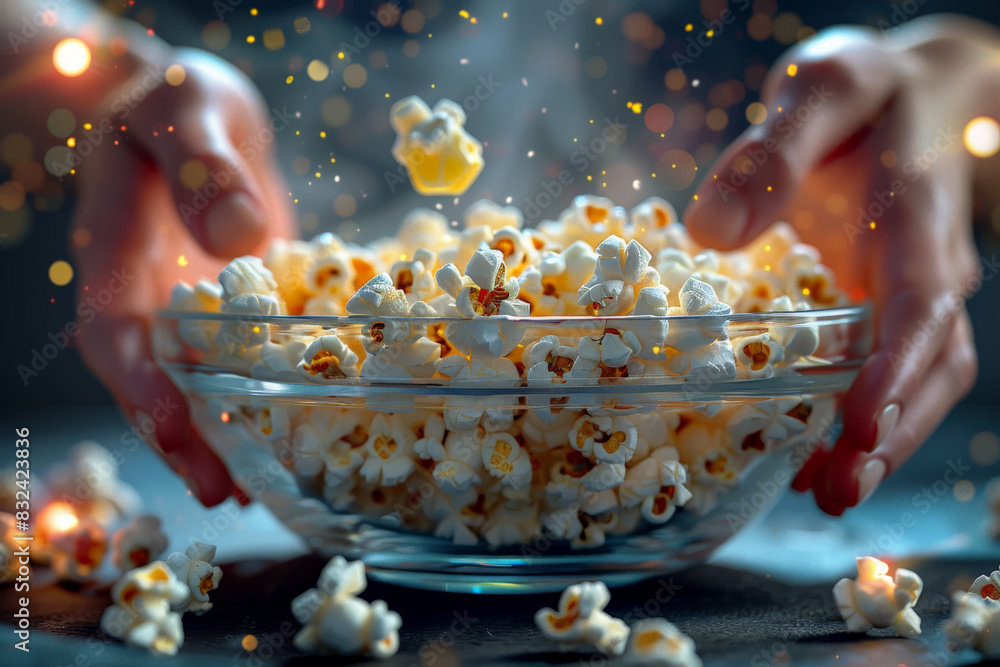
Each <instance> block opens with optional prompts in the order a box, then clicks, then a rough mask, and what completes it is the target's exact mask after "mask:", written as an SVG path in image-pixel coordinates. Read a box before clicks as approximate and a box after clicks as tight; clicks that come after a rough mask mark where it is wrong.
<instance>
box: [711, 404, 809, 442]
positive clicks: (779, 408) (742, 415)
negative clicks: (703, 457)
mask: <svg viewBox="0 0 1000 667" xmlns="http://www.w3.org/2000/svg"><path fill="white" fill-rule="evenodd" d="M803 405H804V404H803V402H802V401H801V400H800V399H798V398H776V399H773V400H764V401H754V402H752V403H748V404H746V405H744V406H742V407H741V408H739V409H737V410H736V412H734V413H733V415H732V416H731V417H730V418H729V421H728V424H727V427H726V428H727V430H728V431H729V434H730V436H731V437H732V441H733V443H737V442H738V443H740V449H741V450H743V451H744V452H756V453H759V454H763V453H765V452H768V451H770V450H771V449H772V448H774V447H776V446H778V445H781V444H782V443H784V442H785V441H786V440H787V439H788V438H790V437H792V436H795V435H798V434H800V433H802V432H804V431H805V430H806V421H805V420H808V416H806V415H804V413H803V411H802V410H800V409H799V408H800V407H801V406H803ZM803 417H805V420H804V419H803ZM734 447H735V445H734Z"/></svg>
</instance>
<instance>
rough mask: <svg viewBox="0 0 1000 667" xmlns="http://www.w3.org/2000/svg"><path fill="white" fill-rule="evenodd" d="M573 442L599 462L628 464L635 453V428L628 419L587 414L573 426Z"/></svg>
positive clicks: (583, 452)
mask: <svg viewBox="0 0 1000 667" xmlns="http://www.w3.org/2000/svg"><path fill="white" fill-rule="evenodd" d="M569 443H570V446H572V447H573V449H575V450H577V451H578V452H580V453H581V454H583V455H584V456H588V457H592V458H593V459H594V461H596V462H598V463H628V461H629V459H631V458H632V453H633V452H634V451H635V445H636V430H635V425H633V424H632V422H631V421H629V419H628V418H627V417H611V416H607V415H604V416H591V415H584V416H582V417H580V418H579V419H578V420H577V421H576V423H575V424H573V428H572V430H570V433H569Z"/></svg>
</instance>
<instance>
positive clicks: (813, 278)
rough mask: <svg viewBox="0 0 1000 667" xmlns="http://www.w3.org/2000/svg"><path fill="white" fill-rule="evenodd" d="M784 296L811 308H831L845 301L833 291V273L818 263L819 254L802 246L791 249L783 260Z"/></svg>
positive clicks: (838, 293) (834, 288)
mask: <svg viewBox="0 0 1000 667" xmlns="http://www.w3.org/2000/svg"><path fill="white" fill-rule="evenodd" d="M784 264H785V283H786V284H785V287H784V291H785V293H786V294H787V295H788V296H789V297H791V298H792V299H793V300H794V301H796V302H805V303H807V304H808V305H809V307H810V308H832V307H834V306H838V305H840V304H841V303H842V302H843V301H844V296H843V294H842V293H841V292H840V291H839V290H838V289H837V288H836V287H835V283H836V279H835V278H834V276H833V272H832V271H831V270H830V269H828V268H827V267H825V266H823V265H822V264H820V263H819V252H818V251H817V250H816V249H815V248H813V247H811V246H804V245H802V244H796V245H793V246H792V247H791V248H790V250H789V254H788V255H787V256H786V257H785V258H784Z"/></svg>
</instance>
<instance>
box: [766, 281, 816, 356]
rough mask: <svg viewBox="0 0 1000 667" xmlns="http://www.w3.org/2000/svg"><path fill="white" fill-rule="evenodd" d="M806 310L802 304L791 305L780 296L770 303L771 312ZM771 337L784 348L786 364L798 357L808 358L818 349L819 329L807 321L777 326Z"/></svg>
mask: <svg viewBox="0 0 1000 667" xmlns="http://www.w3.org/2000/svg"><path fill="white" fill-rule="evenodd" d="M808 309H809V307H808V305H806V304H804V303H801V302H800V303H796V304H793V303H792V300H791V299H789V298H788V296H780V297H778V298H777V299H775V300H774V301H772V302H771V310H772V311H777V312H791V311H805V310H808ZM805 317H808V315H806V316H805ZM772 337H773V338H774V339H775V340H777V341H778V343H779V344H780V345H781V346H782V347H783V348H784V353H785V355H784V356H785V361H786V362H790V361H794V360H795V359H797V358H799V357H808V356H809V355H811V354H812V353H813V352H815V351H816V348H818V347H819V327H818V326H817V325H815V324H811V323H809V322H808V321H806V322H800V323H795V324H788V325H783V326H778V327H776V328H775V331H773V332H772Z"/></svg>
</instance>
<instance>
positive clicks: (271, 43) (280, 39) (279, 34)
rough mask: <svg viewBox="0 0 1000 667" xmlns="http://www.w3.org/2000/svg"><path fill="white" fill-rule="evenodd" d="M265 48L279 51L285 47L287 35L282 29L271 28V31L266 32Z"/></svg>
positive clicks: (264, 37)
mask: <svg viewBox="0 0 1000 667" xmlns="http://www.w3.org/2000/svg"><path fill="white" fill-rule="evenodd" d="M263 39H264V48H265V49H267V50H268V51H278V50H279V49H282V48H284V46H285V33H284V32H283V31H282V30H281V28H271V29H270V30H265V31H264V35H263Z"/></svg>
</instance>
